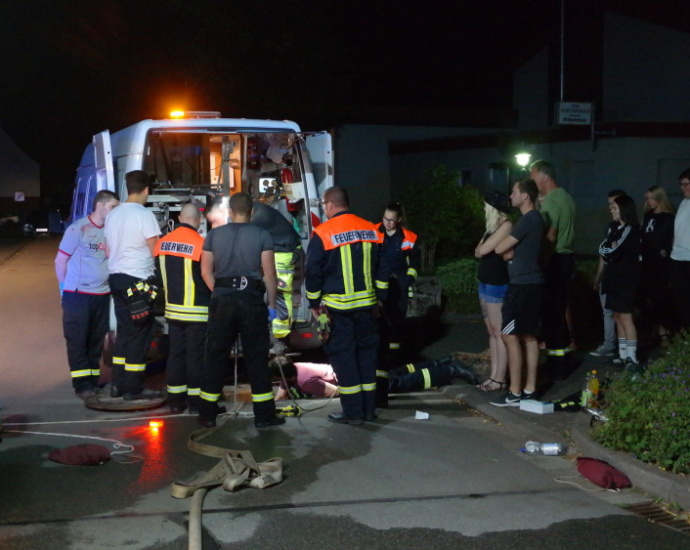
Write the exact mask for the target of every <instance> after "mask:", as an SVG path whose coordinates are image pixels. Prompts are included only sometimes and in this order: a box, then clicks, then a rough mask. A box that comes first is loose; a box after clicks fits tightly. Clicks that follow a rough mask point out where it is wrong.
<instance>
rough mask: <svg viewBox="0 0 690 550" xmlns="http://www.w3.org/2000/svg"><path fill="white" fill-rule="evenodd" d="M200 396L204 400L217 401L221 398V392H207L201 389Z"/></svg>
mask: <svg viewBox="0 0 690 550" xmlns="http://www.w3.org/2000/svg"><path fill="white" fill-rule="evenodd" d="M199 397H201V399H203V400H204V401H210V402H211V403H215V402H216V401H218V400H219V399H220V394H219V393H206V392H205V391H200V392H199Z"/></svg>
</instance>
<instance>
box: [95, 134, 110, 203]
mask: <svg viewBox="0 0 690 550" xmlns="http://www.w3.org/2000/svg"><path fill="white" fill-rule="evenodd" d="M93 148H94V153H95V154H94V156H95V164H96V192H98V191H100V190H101V189H108V190H109V191H115V172H114V170H113V152H112V149H111V148H110V132H109V131H108V130H104V131H103V132H101V133H100V134H96V135H95V136H93Z"/></svg>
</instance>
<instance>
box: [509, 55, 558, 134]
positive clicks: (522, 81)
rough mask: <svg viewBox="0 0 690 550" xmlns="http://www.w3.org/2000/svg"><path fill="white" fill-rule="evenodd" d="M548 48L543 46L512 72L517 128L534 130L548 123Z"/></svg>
mask: <svg viewBox="0 0 690 550" xmlns="http://www.w3.org/2000/svg"><path fill="white" fill-rule="evenodd" d="M548 70H549V55H548V48H544V49H543V50H541V51H540V52H539V53H538V54H537V55H535V56H534V57H533V58H532V59H530V60H529V61H528V62H527V63H525V64H524V65H523V66H522V67H520V68H519V69H518V70H517V71H515V73H514V74H513V108H514V109H515V110H516V111H517V112H518V129H519V130H534V129H536V128H546V127H547V126H548V124H549V107H548V105H549V90H548V79H547V78H545V75H546V74H548Z"/></svg>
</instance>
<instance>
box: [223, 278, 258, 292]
mask: <svg viewBox="0 0 690 550" xmlns="http://www.w3.org/2000/svg"><path fill="white" fill-rule="evenodd" d="M215 286H216V287H217V288H230V289H232V290H238V291H239V290H254V291H256V292H261V293H262V294H263V293H264V292H265V291H266V287H265V286H264V282H263V281H262V280H261V279H250V278H248V277H219V278H218V279H216V282H215Z"/></svg>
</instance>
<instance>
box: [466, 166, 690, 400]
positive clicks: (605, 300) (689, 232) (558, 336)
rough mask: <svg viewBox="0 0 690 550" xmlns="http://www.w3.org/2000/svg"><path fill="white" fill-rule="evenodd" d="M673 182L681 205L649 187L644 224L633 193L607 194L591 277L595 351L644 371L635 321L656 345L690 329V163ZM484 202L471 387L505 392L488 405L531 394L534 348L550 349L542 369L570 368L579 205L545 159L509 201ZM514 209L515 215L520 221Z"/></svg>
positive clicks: (560, 373)
mask: <svg viewBox="0 0 690 550" xmlns="http://www.w3.org/2000/svg"><path fill="white" fill-rule="evenodd" d="M679 184H680V187H681V189H682V192H683V200H682V201H681V203H680V205H679V208H678V210H677V212H676V211H675V208H674V206H673V205H672V204H671V202H670V201H669V199H668V197H667V194H666V192H665V190H664V189H663V187H661V186H658V185H655V186H652V187H650V188H649V189H648V190H647V191H646V193H645V195H644V203H645V204H644V214H643V216H642V222H641V223H640V216H639V215H638V210H637V206H636V204H635V200H634V199H633V197H631V196H630V195H628V194H627V193H626V192H625V191H624V190H621V189H616V190H613V191H611V192H610V193H609V194H608V205H609V211H610V213H611V223H610V224H609V225H608V226H607V228H606V231H605V233H604V239H603V241H602V242H601V244H600V246H599V249H598V253H599V265H598V269H597V273H596V276H595V280H594V288H595V290H596V291H597V292H598V293H599V296H600V299H601V305H602V310H603V316H604V338H603V341H602V343H601V345H599V346H598V347H597V348H596V349H595V350H593V351H592V352H591V355H593V356H597V357H602V358H610V359H611V360H612V361H613V363H614V364H619V365H622V366H624V367H625V368H626V369H628V370H632V371H639V370H641V369H642V368H644V367H643V365H641V364H640V361H639V359H638V354H637V343H638V331H637V324H636V323H639V322H640V321H642V322H644V323H645V326H647V327H648V328H649V330H650V332H651V334H652V336H653V339H655V340H656V341H657V343H658V342H659V341H660V340H661V339H663V338H667V337H668V336H669V335H672V334H675V333H678V332H679V331H680V330H683V329H687V328H688V327H690V293H688V292H687V290H686V285H687V282H688V281H690V169H688V170H685V171H683V172H682V173H681V174H680V176H679ZM484 200H485V219H486V232H485V234H484V235H483V236H482V238H481V240H480V242H479V244H478V245H477V248H476V250H475V255H476V256H477V258H479V299H480V303H481V306H482V312H483V315H484V319H485V323H486V326H487V330H488V332H489V344H490V346H489V349H490V355H491V373H490V375H489V377H488V378H487V379H486V380H485V381H484V382H483V383H481V384H478V385H477V387H478V388H479V389H481V390H483V391H487V392H493V391H501V392H502V395H501V396H500V397H499V398H497V399H494V400H492V404H494V405H497V406H517V405H519V402H520V400H521V399H526V398H530V397H532V396H533V394H534V392H535V391H536V372H537V365H538V362H539V348H540V347H542V348H544V349H545V350H546V358H547V359H546V365H545V367H546V369H547V371H548V375H549V376H550V377H551V378H552V379H559V378H562V377H564V376H565V375H566V364H567V362H566V358H567V355H568V354H569V353H570V352H571V351H572V349H573V340H572V334H571V329H570V326H569V325H570V315H569V305H568V300H569V286H570V285H571V284H572V279H573V275H574V269H575V263H574V256H573V240H574V236H575V203H574V201H573V199H572V197H570V195H569V194H568V193H567V191H565V190H564V189H563V188H562V187H559V186H558V184H557V183H556V174H555V170H554V168H553V166H551V165H550V164H549V163H548V162H546V161H541V160H540V161H537V162H535V163H534V164H532V166H531V172H530V179H528V180H524V181H519V182H516V183H515V185H514V187H513V190H512V193H511V195H510V198H508V197H506V196H505V195H503V194H501V193H499V192H496V191H491V192H489V193H487V194H486V195H485V198H484ZM512 207H514V208H518V209H519V210H520V213H521V216H520V218H519V219H518V220H517V222H516V223H513V222H512V221H511V219H510V214H511V208H512ZM540 341H541V346H540ZM523 365H525V366H526V367H527V369H526V372H527V378H526V381H525V383H524V384H522V371H523ZM508 373H509V377H508Z"/></svg>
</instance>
